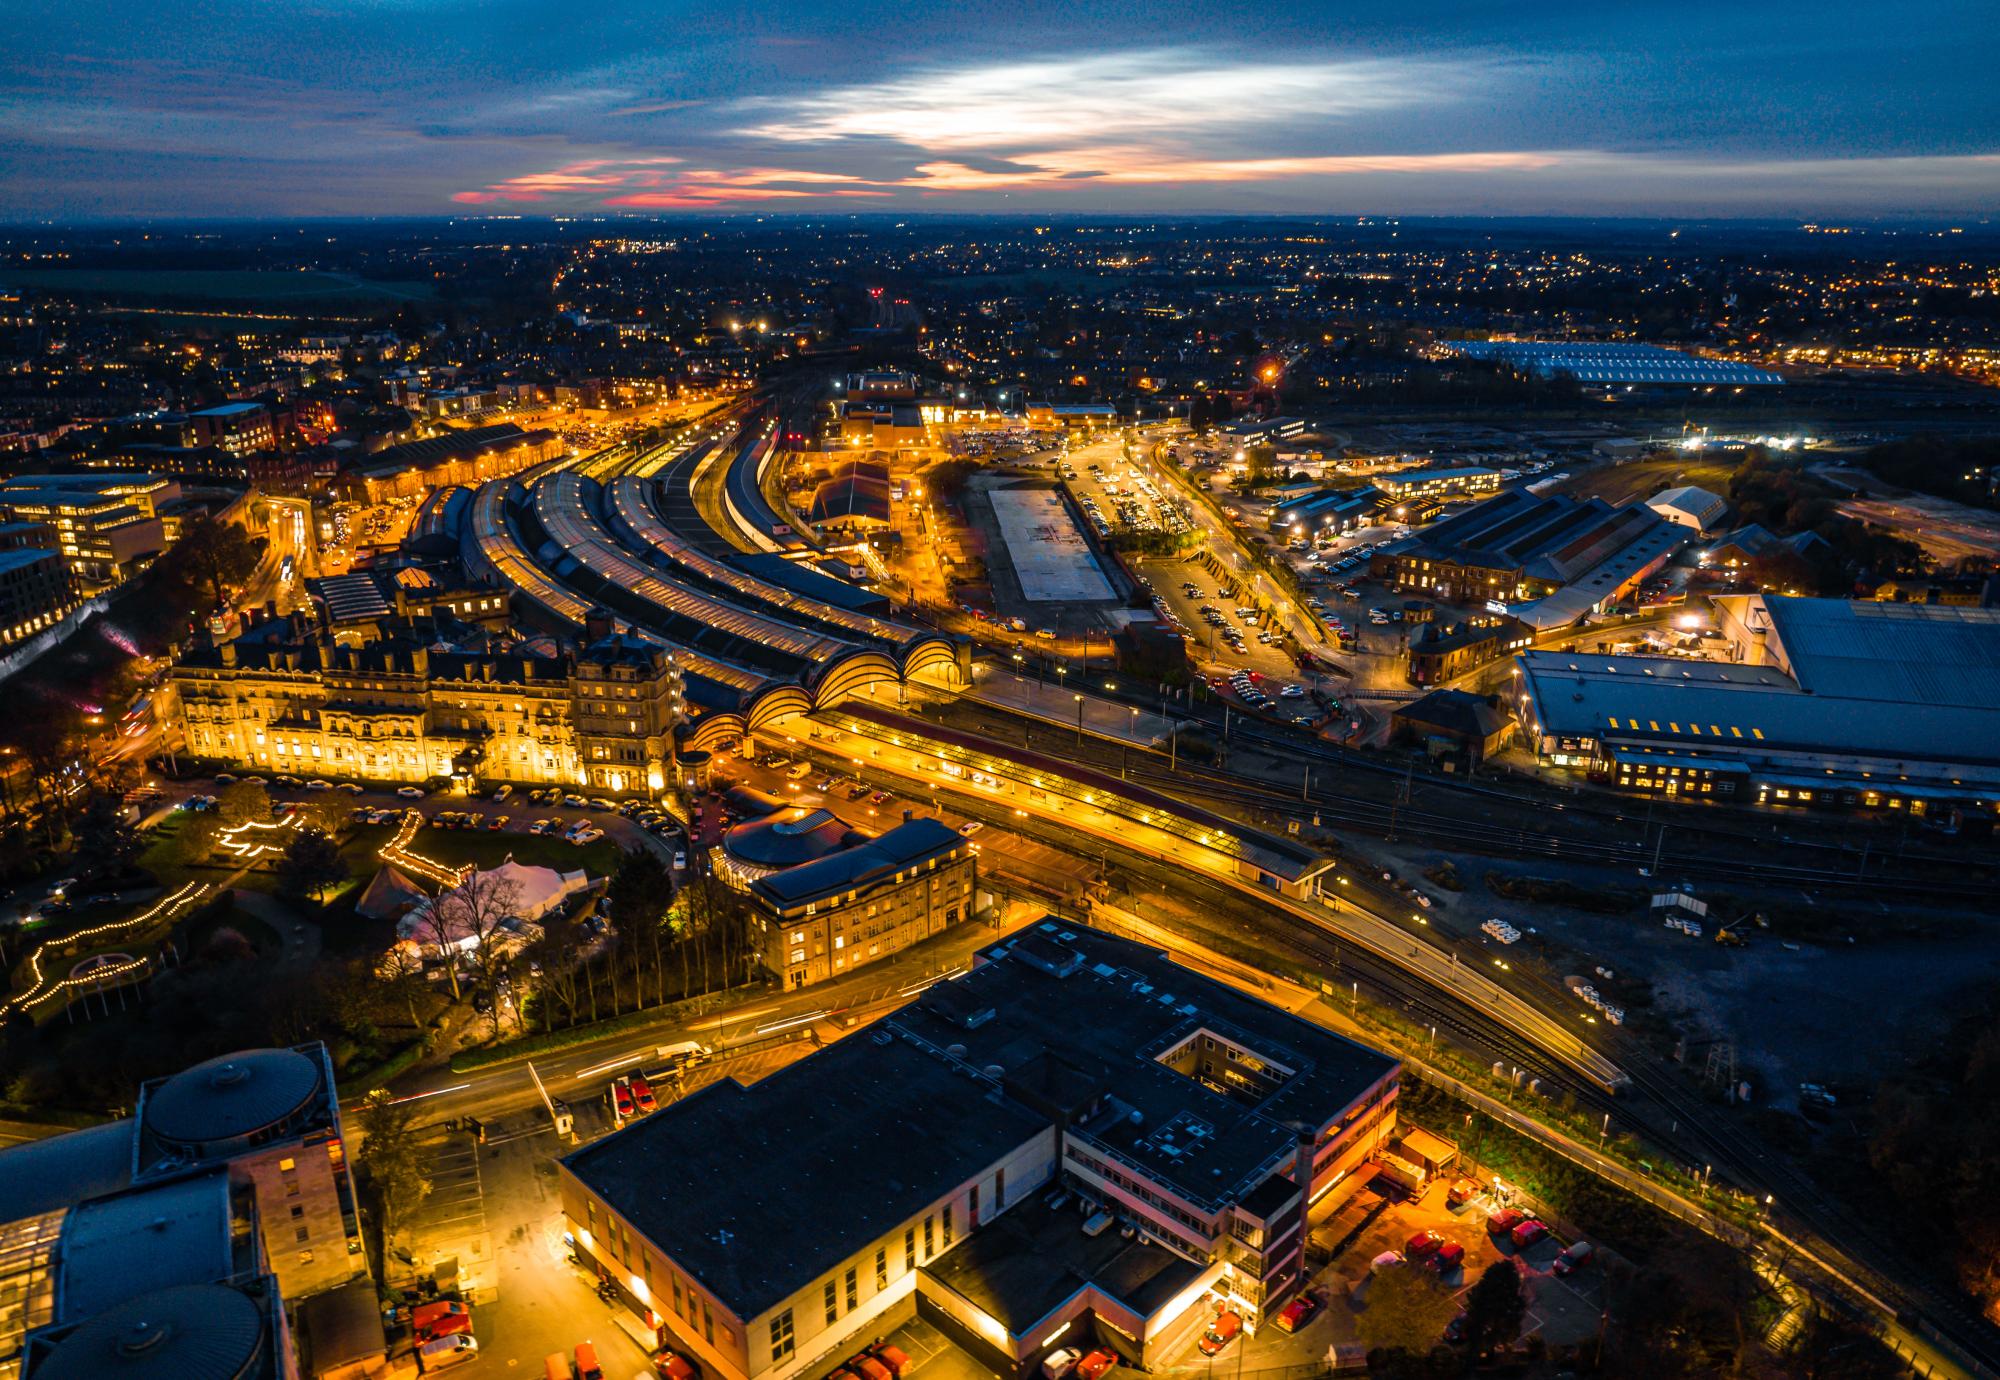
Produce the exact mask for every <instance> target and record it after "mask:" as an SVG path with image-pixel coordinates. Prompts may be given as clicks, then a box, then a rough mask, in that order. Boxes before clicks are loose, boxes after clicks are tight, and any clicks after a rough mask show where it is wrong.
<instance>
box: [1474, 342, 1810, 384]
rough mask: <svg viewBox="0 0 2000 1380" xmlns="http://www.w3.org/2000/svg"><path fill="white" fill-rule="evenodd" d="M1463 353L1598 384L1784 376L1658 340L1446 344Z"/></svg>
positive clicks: (1776, 380)
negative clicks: (1647, 342) (1672, 347)
mask: <svg viewBox="0 0 2000 1380" xmlns="http://www.w3.org/2000/svg"><path fill="white" fill-rule="evenodd" d="M1442 348H1443V349H1444V350H1445V352H1446V353H1448V354H1453V355H1457V356H1458V357H1459V358H1461V359H1473V360H1483V361H1486V362H1488V363H1492V364H1500V365H1504V366H1505V367H1507V368H1509V369H1512V370H1514V371H1515V372H1516V373H1521V374H1526V375H1529V376H1530V377H1533V378H1541V379H1569V380H1571V381H1573V382H1576V383H1581V384H1591V385H1599V386H1608V385H1638V384H1646V385H1650V386H1666V387H1677V388H1771V387H1775V386H1777V385H1779V384H1782V383H1783V382H1784V381H1785V380H1784V379H1783V377H1781V376H1780V375H1778V374H1774V373H1772V372H1771V371H1770V370H1769V369H1756V368H1752V367H1751V366H1750V365H1747V364H1737V363H1734V362H1733V361H1730V360H1726V359H1704V358H1702V357H1700V356H1698V355H1686V354H1682V353H1681V352H1680V351H1679V350H1669V349H1666V348H1664V347H1662V346H1659V345H1636V344H1627V343H1605V342H1601V341H1580V342H1579V341H1560V340H1459V341H1453V342H1451V343H1449V344H1447V345H1445V346H1443V347H1442Z"/></svg>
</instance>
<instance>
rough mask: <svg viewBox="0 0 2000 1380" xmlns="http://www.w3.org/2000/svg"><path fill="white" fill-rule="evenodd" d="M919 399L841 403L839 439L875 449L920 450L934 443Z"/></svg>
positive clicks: (845, 442)
mask: <svg viewBox="0 0 2000 1380" xmlns="http://www.w3.org/2000/svg"><path fill="white" fill-rule="evenodd" d="M928 420H929V419H927V418H926V417H925V415H924V409H923V407H922V406H921V405H920V404H918V403H916V402H886V401H880V400H867V401H864V400H859V399H857V400H855V401H851V402H846V403H842V404H841V405H840V442H841V444H842V445H844V446H854V447H857V448H866V449H874V450H920V449H922V448H923V447H925V446H929V445H932V444H934V442H933V440H932V437H931V432H930V428H929V425H928Z"/></svg>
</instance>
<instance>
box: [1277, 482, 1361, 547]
mask: <svg viewBox="0 0 2000 1380" xmlns="http://www.w3.org/2000/svg"><path fill="white" fill-rule="evenodd" d="M1388 506H1389V505H1388V501H1387V500H1386V499H1385V498H1384V497H1383V496H1382V491H1381V490H1380V489H1376V488H1373V487H1364V488H1360V489H1348V490H1344V491H1340V492H1334V493H1314V494H1311V495H1309V496H1307V497H1305V498H1299V499H1293V500H1292V501H1290V502H1288V503H1280V504H1277V505H1276V506H1274V507H1273V508H1272V509H1271V518H1270V526H1271V530H1272V531H1273V532H1288V533H1290V534H1291V535H1292V536H1295V537H1316V536H1320V535H1322V534H1328V535H1333V536H1344V535H1346V534H1347V533H1349V532H1352V531H1356V530H1357V529H1359V528H1362V527H1367V526H1370V525H1372V524H1373V523H1374V522H1376V521H1377V519H1378V518H1380V516H1381V514H1382V512H1383V510H1384V509H1385V508H1387V507H1388Z"/></svg>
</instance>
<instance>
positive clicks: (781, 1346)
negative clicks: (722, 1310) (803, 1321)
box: [704, 1305, 793, 1364]
mask: <svg viewBox="0 0 2000 1380" xmlns="http://www.w3.org/2000/svg"><path fill="white" fill-rule="evenodd" d="M705 1311H706V1305H704V1312H705ZM792 1346H793V1336H792V1310H791V1309H789V1308H787V1309H786V1310H785V1311H784V1312H782V1313H780V1314H778V1316H777V1317H775V1318H773V1319H771V1360H772V1363H773V1364H775V1363H777V1362H779V1361H782V1360H784V1359H785V1358H786V1357H787V1356H789V1355H791V1354H792Z"/></svg>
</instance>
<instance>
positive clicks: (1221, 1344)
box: [1197, 1308, 1243, 1356]
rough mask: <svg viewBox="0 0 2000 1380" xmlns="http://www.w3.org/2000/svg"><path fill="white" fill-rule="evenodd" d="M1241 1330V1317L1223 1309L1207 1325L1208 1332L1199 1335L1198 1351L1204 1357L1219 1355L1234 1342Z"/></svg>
mask: <svg viewBox="0 0 2000 1380" xmlns="http://www.w3.org/2000/svg"><path fill="white" fill-rule="evenodd" d="M1242 1330H1243V1315H1242V1314H1240V1313H1232V1312H1230V1311H1229V1310H1228V1309H1226V1308H1225V1309H1223V1310H1222V1312H1220V1313H1218V1314H1216V1317H1215V1321H1214V1322H1212V1323H1210V1324H1209V1325H1208V1331H1206V1332H1204V1333H1202V1334H1201V1341H1200V1342H1199V1343H1198V1344H1197V1346H1198V1349H1199V1350H1200V1352H1201V1354H1202V1355H1204V1356H1216V1355H1219V1354H1221V1352H1222V1351H1223V1349H1224V1348H1226V1347H1227V1346H1228V1345H1229V1344H1230V1343H1231V1342H1233V1341H1235V1340H1236V1336H1237V1334H1238V1333H1239V1332H1241V1331H1242Z"/></svg>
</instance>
